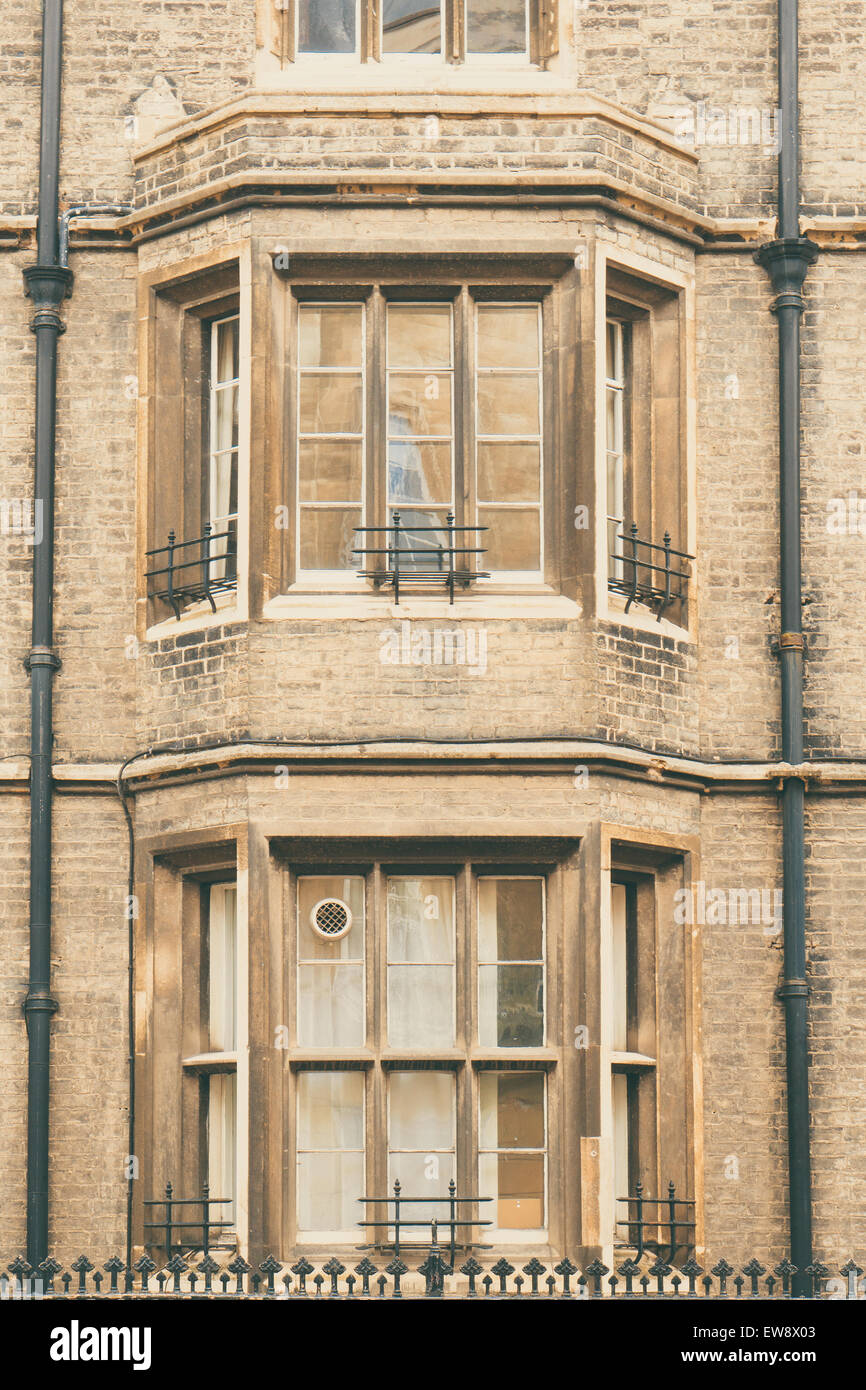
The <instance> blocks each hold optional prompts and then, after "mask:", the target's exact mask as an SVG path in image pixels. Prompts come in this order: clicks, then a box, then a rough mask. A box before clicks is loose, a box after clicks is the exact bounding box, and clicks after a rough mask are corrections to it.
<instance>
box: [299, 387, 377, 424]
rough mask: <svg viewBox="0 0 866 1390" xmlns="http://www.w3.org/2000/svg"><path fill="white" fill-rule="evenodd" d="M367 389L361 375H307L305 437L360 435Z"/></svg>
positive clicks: (301, 410)
mask: <svg viewBox="0 0 866 1390" xmlns="http://www.w3.org/2000/svg"><path fill="white" fill-rule="evenodd" d="M363 399H364V393H363V387H362V382H361V374H360V372H358V373H357V374H356V373H355V372H340V373H337V372H316V373H315V374H313V373H312V372H304V373H303V374H302V376H301V389H300V405H299V425H300V431H301V433H302V434H360V433H361V431H362V430H363V428H364V411H363Z"/></svg>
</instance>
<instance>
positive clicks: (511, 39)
mask: <svg viewBox="0 0 866 1390" xmlns="http://www.w3.org/2000/svg"><path fill="white" fill-rule="evenodd" d="M466 21H467V25H466V51H467V52H468V53H525V52H526V0H466Z"/></svg>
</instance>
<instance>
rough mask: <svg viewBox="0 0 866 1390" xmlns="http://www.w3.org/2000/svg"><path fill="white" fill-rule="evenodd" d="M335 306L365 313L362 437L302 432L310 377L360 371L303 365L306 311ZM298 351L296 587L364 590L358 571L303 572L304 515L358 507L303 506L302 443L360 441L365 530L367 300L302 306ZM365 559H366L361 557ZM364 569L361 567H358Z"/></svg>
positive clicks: (343, 504)
mask: <svg viewBox="0 0 866 1390" xmlns="http://www.w3.org/2000/svg"><path fill="white" fill-rule="evenodd" d="M334 304H357V305H359V306H360V309H361V363H360V372H361V426H362V428H361V433H360V435H358V434H345V433H342V434H341V433H334V434H304V433H302V431H301V382H302V379H303V377H304V376H307V375H313V376H315V375H328V376H333V375H346V376H357V374H358V368H357V367H302V366H301V361H300V342H301V317H302V313H303V310H304V309H321V308H326V307H330V306H332V305H334ZM295 345H296V349H297V354H298V356H297V370H296V372H295V376H296V381H295V420H296V422H297V428H296V430H295V487H296V503H295V555H296V557H297V564H296V567H295V575H296V578H295V583H296V584H301V585H309V584H321V585H324V586H336V585H343V584H345V583H349V584H350V585H352V586H353V587H356V588H358V589H361V588H362V587H363V586H364V585H365V583H366V581H365V580H364V579H363V578H362V577H361V575H360V574H359V573H358V569H356V568H354V567H352V568H350V567H348V566H347V567H346V568H345V569H336V570H326V569H320V570H319V569H312V570H305V569H302V568H301V514H302V512H303V511H338V510H346V509H347V508H349V507H354V506H355V505H356V504H355V503H354V502H303V503H302V502H301V441H302V440H305V439H321V440H327V439H350V440H355V441H359V442H360V445H361V496H360V504H359V510H360V514H361V522H360V524H361V526H366V525H367V406H368V399H367V356H368V352H367V303H366V300H364V299H347V300H334V299H315V300H308V299H304V300H301V302H300V303H299V304H298V313H297V330H296V343H295ZM361 558H362V559H363V557H361ZM358 568H360V566H359V567H358Z"/></svg>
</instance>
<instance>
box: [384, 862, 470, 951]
mask: <svg viewBox="0 0 866 1390" xmlns="http://www.w3.org/2000/svg"><path fill="white" fill-rule="evenodd" d="M453 959H454V880H453V878H389V879H388V960H389V961H411V962H413V963H416V964H421V963H422V962H424V963H428V962H429V963H433V962H436V963H438V964H446V963H450V962H451V961H453Z"/></svg>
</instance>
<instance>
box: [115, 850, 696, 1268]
mask: <svg viewBox="0 0 866 1390" xmlns="http://www.w3.org/2000/svg"><path fill="white" fill-rule="evenodd" d="M274 829H275V830H276V827H274ZM141 849H142V851H143V857H142V860H141V864H142V870H141V872H142V878H143V879H145V880H146V883H143V884H142V888H143V889H144V890H145V891H144V894H143V902H144V903H145V904H146V910H145V911H144V912H143V913H142V918H141V921H140V925H139V928H138V942H137V947H136V958H137V962H138V964H137V984H136V989H137V991H138V993H137V999H138V1009H137V1038H138V1043H137V1048H136V1050H137V1055H138V1068H139V1083H138V1085H139V1096H140V1105H139V1113H138V1126H137V1128H138V1136H137V1149H138V1151H139V1152H140V1153H141V1154H142V1156H143V1157H142V1173H143V1174H145V1175H149V1177H148V1180H147V1181H145V1182H144V1183H143V1184H142V1187H141V1190H140V1192H139V1193H138V1198H139V1203H140V1200H141V1198H142V1197H145V1196H151V1195H154V1194H155V1193H156V1192H158V1191H159V1190H161V1187H162V1186H164V1184H165V1182H167V1181H173V1182H174V1183H175V1191H179V1189H180V1187H181V1186H183V1187H184V1188H185V1189H188V1190H189V1191H190V1192H195V1191H197V1190H198V1187H199V1185H200V1183H201V1181H202V1180H203V1178H204V1175H205V1171H206V1169H205V1163H206V1159H205V1155H206V1131H205V1125H204V1116H205V1114H206V1095H207V1077H208V1075H209V1074H210V1073H211V1072H212V1071H213V1070H214V1069H215V1068H216V1069H219V1067H220V1066H221V1065H223V1064H224V1063H225V1061H226V1059H220V1058H214V1057H212V1056H209V1055H207V1053H206V1052H205V1051H204V1046H205V1044H204V1038H205V1034H204V1031H203V1030H204V1028H205V1026H206V1016H205V1010H204V1007H203V998H202V993H201V990H202V978H203V968H204V970H206V956H205V955H204V951H203V947H204V930H205V924H206V920H207V916H206V913H207V893H208V885H209V884H211V883H215V882H226V881H229V880H230V879H231V877H233V876H234V877H235V879H236V882H237V887H238V932H237V940H238V963H237V965H238V986H239V988H238V1046H237V1053H236V1056H235V1057H233V1058H231V1059H229V1062H230V1065H231V1069H232V1070H236V1073H237V1097H238V1099H237V1115H238V1135H239V1144H238V1152H237V1192H238V1197H237V1238H238V1244H239V1248H240V1250H241V1252H242V1253H243V1254H244V1255H245V1257H246V1258H250V1257H251V1256H250V1252H252V1254H255V1253H256V1252H257V1251H261V1253H262V1254H264V1253H265V1251H266V1250H268V1249H276V1248H277V1247H279V1250H280V1251H282V1252H283V1253H284V1254H285V1252H287V1251H296V1250H298V1248H299V1247H298V1243H297V1240H296V1236H295V1226H294V1176H293V1174H294V1165H293V1164H292V1163H287V1164H285V1167H286V1168H288V1170H289V1171H288V1172H286V1171H284V1155H285V1152H286V1146H287V1145H288V1146H289V1148H291V1147H292V1144H293V1139H292V1135H293V1132H294V1122H293V1118H292V1116H293V1103H292V1093H293V1089H294V1088H293V1082H292V1077H293V1076H295V1075H296V1074H297V1072H298V1071H299V1069H303V1068H304V1067H305V1066H306V1067H307V1068H309V1066H310V1065H312V1064H313V1063H315V1062H316V1061H319V1062H320V1064H321V1063H322V1061H326V1060H327V1059H322V1058H315V1057H313V1056H312V1054H311V1053H310V1052H309V1049H307V1050H305V1051H304V1053H303V1054H302V1053H301V1052H300V1051H299V1050H298V1049H292V1047H291V1045H290V1046H289V1047H288V1048H285V1047H284V1046H283V1047H282V1048H281V1049H280V1050H279V1051H278V1052H276V1053H275V1050H274V1043H275V1038H276V1037H277V1034H276V1032H275V1030H276V1029H278V1028H280V1027H281V1026H282V1025H284V1024H286V1023H287V1022H288V1016H290V1014H291V1009H292V1005H291V1003H290V997H291V993H292V989H291V984H290V980H289V977H290V974H291V959H292V954H293V946H292V932H291V927H292V924H293V914H292V907H293V894H292V872H293V871H301V872H309V871H311V870H312V871H318V872H322V871H327V869H328V868H329V867H330V866H331V865H333V864H334V863H338V865H339V867H341V868H343V867H345V866H346V865H349V864H351V865H352V866H353V867H356V866H361V867H362V868H364V866H367V867H369V865H370V864H371V863H372V862H373V860H374V859H375V858H379V859H380V860H381V861H382V862H384V863H387V865H388V866H389V868H392V867H393V868H394V869H395V870H396V871H399V870H400V868H401V867H408V866H410V865H411V866H412V867H415V868H423V867H424V866H425V865H430V866H433V865H435V866H436V867H440V868H441V867H442V866H443V865H453V866H454V867H455V868H456V869H457V871H458V872H460V871H461V867H462V866H463V865H465V864H466V863H468V862H470V861H471V862H474V863H476V864H477V865H479V867H481V868H482V870H485V869H486V866H489V867H490V868H491V869H492V868H494V867H495V868H497V869H499V870H501V871H503V872H506V873H507V872H509V871H512V872H513V871H517V869H518V868H519V869H520V871H521V872H525V873H529V872H539V871H541V872H544V873H545V874H546V875H547V876H548V881H549V883H550V885H551V912H552V913H557V914H559V918H560V922H559V925H558V926H557V927H556V928H555V932H554V934H553V935H552V936H551V946H550V956H549V961H550V966H549V969H550V975H549V980H550V983H551V985H552V989H553V992H552V996H551V1010H552V1018H555V1020H556V1022H555V1025H554V1026H555V1028H556V1031H557V1036H558V1039H559V1045H560V1049H561V1050H560V1051H559V1052H558V1060H557V1058H555V1057H554V1058H553V1059H551V1058H550V1057H548V1056H547V1053H548V1052H549V1051H550V1049H549V1048H547V1049H544V1051H545V1061H544V1066H545V1069H546V1070H547V1074H548V1077H549V1078H553V1079H554V1086H553V1095H552V1100H553V1108H552V1117H551V1118H552V1124H551V1128H550V1133H549V1144H550V1155H551V1157H550V1170H551V1174H556V1173H559V1174H560V1178H559V1180H557V1179H556V1178H555V1177H554V1178H553V1179H552V1183H551V1188H550V1223H551V1225H550V1245H549V1247H548V1249H547V1251H546V1252H545V1251H542V1252H541V1253H542V1254H544V1253H548V1254H550V1255H561V1254H562V1253H564V1252H566V1251H567V1252H568V1253H569V1254H571V1255H572V1258H575V1254H574V1252H575V1251H580V1252H581V1258H583V1257H586V1256H587V1254H588V1252H592V1253H591V1254H588V1257H589V1258H592V1257H593V1254H600V1255H601V1257H602V1258H603V1259H604V1260H605V1262H606V1263H608V1264H610V1263H611V1260H612V1259H613V1258H614V1257H615V1255H614V1249H613V1245H612V1232H613V1229H614V1219H615V1210H614V1204H615V1198H616V1197H617V1196H619V1195H620V1194H619V1193H617V1192H616V1191H615V1190H614V1182H613V1172H612V1169H613V1145H614V1139H613V1104H612V1085H611V1078H612V1075H613V1074H614V1073H615V1072H622V1071H626V1072H630V1073H631V1074H635V1072H636V1069H637V1070H638V1071H640V1073H641V1075H642V1076H643V1080H642V1081H641V1083H640V1087H639V1096H640V1098H639V1100H638V1102H637V1109H636V1124H637V1130H636V1133H637V1134H639V1136H640V1137H639V1140H638V1144H639V1148H640V1152H641V1157H640V1172H641V1174H642V1176H643V1179H644V1186H645V1191H646V1192H647V1194H648V1195H656V1191H657V1188H658V1184H659V1182H661V1183H662V1184H663V1185H666V1183H667V1181H668V1180H669V1179H671V1178H672V1179H673V1180H674V1181H676V1183H677V1190H678V1192H680V1193H682V1194H686V1193H687V1194H688V1195H690V1196H693V1197H696V1199H697V1206H696V1212H697V1218H696V1219H697V1223H698V1225H697V1231H696V1242H697V1245H698V1248H700V1245H701V1243H702V1239H703V1236H702V1224H703V1212H702V1173H701V1158H702V1139H701V1129H700V1101H701V1081H700V1074H701V1072H700V1055H699V1050H698V1042H697V1040H698V1039H699V1037H700V999H699V993H698V988H699V986H698V980H699V948H698V941H697V939H696V938H697V936H698V933H697V931H696V930H694V929H692V928H688V927H686V928H685V929H683V928H677V927H674V926H673V925H672V924H673V922H674V914H673V910H672V905H673V902H674V898H673V894H674V892H675V891H676V889H677V888H678V887H679V886H680V885H682V884H683V883H687V882H690V881H694V876H695V873H696V872H698V870H697V869H696V868H695V865H696V856H697V852H698V851H697V844H696V843H695V842H694V840H693V838H692V837H685V838H683V837H673V836H666V835H663V834H661V833H659V832H651V833H649V834H644V833H643V832H640V831H635V830H634V829H631V828H628V829H625V828H621V827H616V826H609V825H596V826H591V827H590V828H589V831H588V833H587V834H586V835H585V836H584V837H582V838H579V839H568V838H561V839H559V840H558V841H555V842H554V841H551V840H550V839H547V840H544V841H543V842H542V841H532V840H530V839H526V838H524V837H519V838H517V837H515V838H512V839H509V838H507V837H506V838H498V839H497V840H495V841H492V840H489V839H488V840H480V839H477V838H475V837H470V838H465V837H463V838H459V839H458V838H456V837H453V838H450V839H449V840H448V841H445V840H441V839H440V840H430V841H423V840H422V841H415V842H409V843H407V841H406V839H405V838H402V837H401V839H400V840H398V841H394V840H381V839H379V840H377V841H375V842H373V841H369V840H367V841H360V840H359V841H355V842H351V841H347V840H345V839H337V838H334V839H333V840H328V839H324V840H323V839H322V838H321V837H320V836H319V835H318V834H317V835H316V837H315V838H314V839H312V840H310V839H307V840H305V839H304V838H303V836H301V837H296V836H294V835H293V836H292V837H291V839H290V840H284V839H282V838H281V836H280V834H279V833H274V834H270V833H269V832H268V829H267V827H264V826H256V827H253V826H245V825H241V826H237V827H226V828H224V829H222V830H219V831H203V832H199V833H196V832H185V833H183V834H168V835H163V836H160V837H159V838H158V839H153V840H150V841H149V842H148V841H145V842H143V843H142V845H141ZM612 877H613V878H615V879H617V880H619V881H626V882H629V883H632V884H633V885H635V888H634V891H635V894H636V901H637V904H638V907H637V917H636V920H637V923H638V927H637V938H636V939H637V941H638V943H639V945H638V948H637V949H638V954H639V958H640V974H639V977H638V979H639V982H641V983H639V989H640V988H641V987H643V989H644V995H643V998H642V1000H641V1002H640V1005H639V1007H638V1012H637V1013H636V1014H635V1013H634V1009H633V1016H634V1018H635V1019H636V1020H637V1019H638V1017H639V1019H640V1021H639V1023H637V1022H636V1025H635V1026H636V1027H638V1028H639V1032H636V1033H635V1034H634V1037H635V1039H636V1040H638V1039H639V1042H640V1047H639V1048H636V1049H635V1051H634V1053H632V1052H631V1051H630V1052H629V1053H628V1054H622V1053H618V1052H615V1051H614V1050H613V1048H612V1026H613V1025H612V1019H613V1002H612V993H611V991H612V980H613V958H612V952H613V946H612V936H611V920H610V913H609V908H608V907H607V906H606V904H608V903H609V902H610V882H611V878H612ZM569 920H571V921H573V922H574V923H575V924H576V927H575V929H574V930H566V929H565V924H566V923H567V922H568V921H569ZM181 922H182V923H183V931H182V932H180V931H179V930H178V926H179V924H180V923H181ZM662 962H664V967H665V973H664V978H662V977H661V976H659V977H658V978H656V975H657V965H658V964H660V963H662ZM557 972H558V973H557ZM565 978H571V979H573V980H574V981H575V988H574V991H573V992H571V993H570V994H569V997H568V998H566V997H565V996H564V995H563V996H560V997H557V996H558V995H559V994H560V988H561V981H562V979H565ZM647 983H649V987H648V988H647V987H646V986H647ZM657 996H658V999H659V1000H661V999H662V998H663V999H664V1000H665V1011H664V1012H663V1013H659V1012H658V1010H657V1006H656V997H657ZM581 1000H583V1001H584V1003H583V1006H581V1005H580V1001H581ZM633 1003H634V1000H633ZM584 1013H585V1015H586V1017H585V1018H584V1017H583V1016H582V1015H583V1014H584ZM579 1015H581V1016H580V1017H579ZM579 1025H584V1026H585V1029H586V1034H585V1038H582V1037H581V1035H580V1034H579V1033H578V1028H579ZM470 1051H471V1050H470ZM644 1052H646V1053H647V1054H651V1055H653V1056H654V1057H656V1058H657V1073H658V1079H657V1082H656V1079H655V1077H654V1076H653V1074H652V1073H651V1072H648V1071H647V1069H646V1067H645V1066H644V1065H643V1064H644V1062H645V1060H646V1059H645V1057H644V1056H643V1053H644ZM275 1056H277V1057H278V1059H279V1060H280V1067H279V1069H278V1072H275V1071H274V1065H275V1064H274V1057H275ZM360 1060H361V1062H364V1059H363V1058H361V1059H360ZM466 1060H467V1059H466V1058H465V1057H462V1058H461V1059H460V1060H459V1063H458V1064H457V1065H458V1068H459V1067H462V1069H463V1071H464V1073H466V1070H467V1069H466ZM365 1065H366V1063H365ZM223 1069H225V1067H224V1066H223ZM468 1070H469V1072H471V1073H472V1074H473V1075H474V1074H475V1072H476V1071H477V1061H475V1062H474V1063H473V1062H471V1061H470V1066H469V1069H468ZM179 1076H180V1077H181V1084H180V1085H178V1077H179ZM280 1077H282V1079H280ZM262 1107H264V1114H263V1110H262ZM458 1114H459V1111H458ZM568 1134H571V1135H573V1136H575V1137H574V1138H573V1139H570V1140H568V1141H566V1139H565V1136H566V1135H568ZM151 1182H152V1186H153V1192H151V1191H149V1190H148V1191H145V1190H144V1189H145V1188H146V1187H147V1188H148V1189H149V1188H150V1186H151ZM138 1219H139V1221H140V1219H141V1209H140V1207H139V1214H138ZM139 1229H140V1227H139ZM138 1238H140V1237H138ZM359 1243H360V1242H359ZM305 1248H306V1247H305ZM309 1248H313V1247H312V1246H311V1247H309ZM502 1248H503V1250H505V1249H506V1248H510V1247H506V1246H505V1245H503V1247H502ZM515 1251H517V1252H518V1253H519V1247H515Z"/></svg>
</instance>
